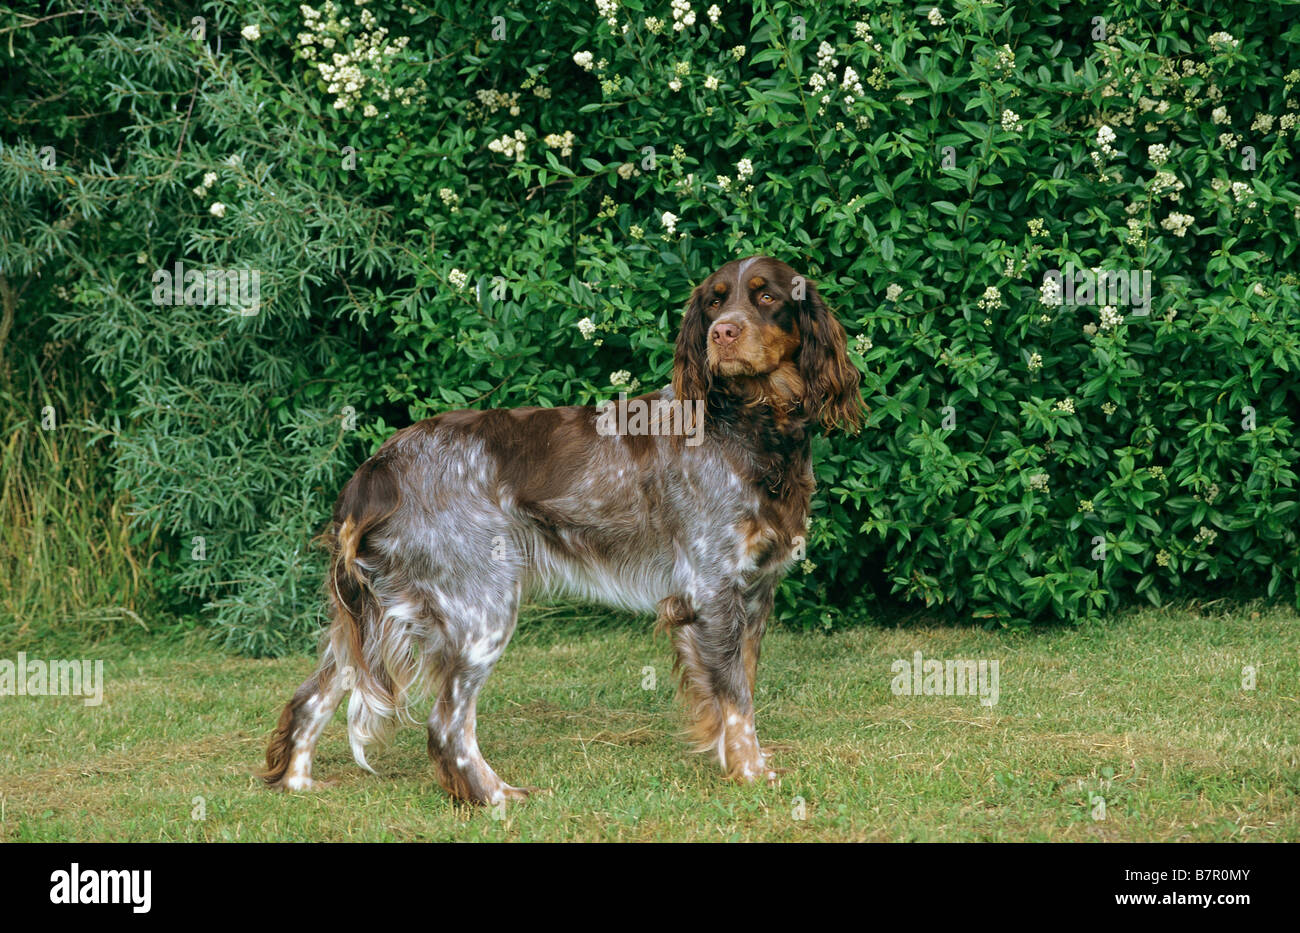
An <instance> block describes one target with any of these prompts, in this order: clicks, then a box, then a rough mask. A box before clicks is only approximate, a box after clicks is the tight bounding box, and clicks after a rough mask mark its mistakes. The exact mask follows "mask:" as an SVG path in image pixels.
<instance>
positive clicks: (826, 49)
mask: <svg viewBox="0 0 1300 933" xmlns="http://www.w3.org/2000/svg"><path fill="white" fill-rule="evenodd" d="M839 64H840V61H839V59H838V58H836V57H835V47H834V46H833V45H831V44H830V43H829V42H823V43H822V44H821V45H819V46H817V67H818V68H820V69H821V70H822V71H833V70H835V69H836V68H838V67H839Z"/></svg>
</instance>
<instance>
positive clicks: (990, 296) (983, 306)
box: [978, 285, 1002, 311]
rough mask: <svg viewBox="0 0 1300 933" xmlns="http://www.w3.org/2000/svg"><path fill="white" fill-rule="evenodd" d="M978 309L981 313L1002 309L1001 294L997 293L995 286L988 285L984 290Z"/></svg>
mask: <svg viewBox="0 0 1300 933" xmlns="http://www.w3.org/2000/svg"><path fill="white" fill-rule="evenodd" d="M978 304H979V307H980V310H981V311H992V310H994V309H995V308H1000V307H1002V293H1001V292H1000V291H998V289H997V286H995V285H990V286H989V287H988V288H986V289H984V296H983V297H982V298H980V300H979V302H978Z"/></svg>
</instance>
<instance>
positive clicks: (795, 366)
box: [673, 256, 863, 432]
mask: <svg viewBox="0 0 1300 933" xmlns="http://www.w3.org/2000/svg"><path fill="white" fill-rule="evenodd" d="M858 383H859V375H858V371H857V369H856V368H855V367H854V366H853V364H852V363H851V362H850V361H849V358H848V354H847V353H846V344H845V336H844V328H843V327H841V326H840V323H839V321H837V320H835V318H834V317H833V316H832V315H831V313H830V311H829V310H828V309H827V307H826V304H825V302H823V301H822V299H821V296H820V295H819V294H818V293H817V287H816V286H815V285H814V284H813V283H812V282H810V281H808V280H807V279H805V278H804V277H803V276H801V275H799V274H798V273H797V272H795V271H794V269H792V268H790V267H789V266H787V265H786V264H785V263H783V262H780V261H778V260H776V259H772V258H770V257H768V256H752V257H750V258H748V259H738V260H735V261H733V262H729V263H727V264H726V265H725V266H723V267H722V268H721V269H719V270H718V271H716V272H714V273H713V274H712V275H710V276H709V277H708V278H706V279H705V280H704V281H703V282H701V283H700V284H699V285H697V286H696V288H695V291H694V292H693V293H692V294H691V300H690V303H689V304H688V305H687V308H686V316H685V318H684V319H683V320H682V329H681V332H680V333H679V334H678V336H677V351H676V354H675V356H674V361H673V393H674V395H675V396H676V397H677V398H679V399H683V400H687V399H690V400H695V399H701V400H704V399H707V398H708V395H709V391H710V389H712V388H714V387H715V386H717V387H722V388H730V389H733V390H734V391H735V392H736V394H739V395H741V396H744V397H749V398H751V399H759V400H763V401H766V402H768V403H770V404H772V405H775V406H778V407H781V408H782V409H784V410H785V411H787V412H789V411H793V410H796V409H798V408H799V407H800V406H802V410H803V412H804V414H805V416H806V417H807V418H808V419H809V420H812V421H817V422H819V423H820V424H821V425H822V426H823V427H825V428H827V429H831V428H836V427H840V428H843V429H845V430H848V431H851V432H852V431H856V430H857V429H858V428H859V427H860V426H861V424H862V410H863V404H862V397H861V395H859V393H858Z"/></svg>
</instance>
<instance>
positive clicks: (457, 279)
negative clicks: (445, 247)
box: [447, 269, 469, 288]
mask: <svg viewBox="0 0 1300 933" xmlns="http://www.w3.org/2000/svg"><path fill="white" fill-rule="evenodd" d="M447 281H448V282H450V283H451V284H452V285H455V286H456V287H457V288H464V287H465V286H466V285H468V284H469V275H468V274H467V273H465V272H461V271H460V270H459V269H452V270H451V271H450V272H448V273H447Z"/></svg>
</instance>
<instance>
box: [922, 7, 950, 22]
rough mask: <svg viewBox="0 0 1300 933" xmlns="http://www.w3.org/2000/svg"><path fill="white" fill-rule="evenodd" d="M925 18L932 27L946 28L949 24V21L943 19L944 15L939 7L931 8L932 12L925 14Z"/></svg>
mask: <svg viewBox="0 0 1300 933" xmlns="http://www.w3.org/2000/svg"><path fill="white" fill-rule="evenodd" d="M925 18H926V19H928V20H929V21H930V25H931V26H945V25H947V23H948V21H947V20H946V19H944V18H943V14H942V13H940V12H939V8H938V7H931V8H930V12H929V13H927V14H925Z"/></svg>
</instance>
